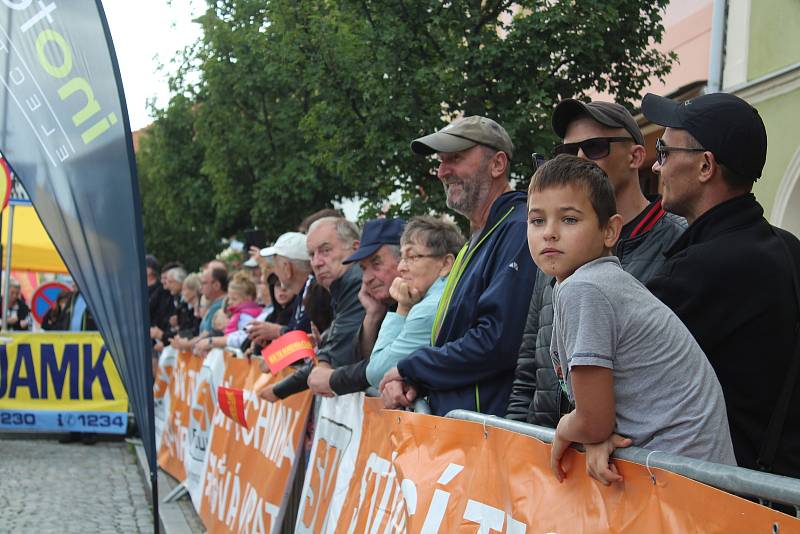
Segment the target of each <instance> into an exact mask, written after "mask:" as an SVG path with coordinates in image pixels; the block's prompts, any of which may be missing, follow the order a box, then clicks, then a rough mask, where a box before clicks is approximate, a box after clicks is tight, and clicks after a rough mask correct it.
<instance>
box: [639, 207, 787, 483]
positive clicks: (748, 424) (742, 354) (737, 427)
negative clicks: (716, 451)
mask: <svg viewBox="0 0 800 534" xmlns="http://www.w3.org/2000/svg"><path fill="white" fill-rule="evenodd" d="M779 234H782V235H783V238H782V237H781V236H780V235H779ZM784 238H785V239H786V240H787V241H788V242H789V244H790V250H791V251H792V253H793V254H792V255H793V256H794V257H795V258H800V242H798V240H797V238H795V237H794V236H793V235H791V234H789V233H788V232H785V231H783V230H780V229H777V228H773V227H772V226H771V225H770V224H769V223H768V222H767V220H766V219H765V218H764V210H763V208H762V207H761V205H759V203H758V202H757V201H756V199H755V197H754V196H753V195H752V194H747V195H743V196H740V197H736V198H733V199H731V200H728V201H726V202H723V203H721V204H718V205H717V206H715V207H713V208H712V209H710V210H708V211H707V212H706V213H704V214H703V215H701V216H700V217H698V218H697V220H695V221H694V223H692V225H691V226H690V227H689V229H688V230H687V231H686V233H685V234H684V235H683V236H682V237H681V238H680V239H679V240H678V241H677V242H676V243H675V244H674V245H673V246H672V248H670V249H669V250H668V251H667V253H666V255H667V259H666V262H665V263H664V266H663V268H662V270H661V271H660V272H659V273H658V275H656V276H655V277H654V278H653V279H651V280H650V282H649V283H648V284H647V287H648V288H649V289H650V291H652V292H653V294H655V295H656V296H657V297H658V298H659V299H661V300H662V301H663V302H664V303H665V304H666V305H667V306H669V307H670V308H672V311H674V312H675V313H676V314H677V315H678V317H680V318H681V320H682V321H683V322H684V324H686V326H687V328H689V331H690V332H691V333H692V335H693V336H694V338H695V339H696V340H697V343H698V344H699V345H700V347H701V348H702V349H703V352H705V353H706V356H708V359H709V361H710V362H711V365H712V366H713V367H714V370H715V371H716V373H717V378H719V382H720V384H721V385H722V392H723V394H724V395H725V404H726V407H727V411H728V422H729V426H730V430H731V439H732V440H733V450H734V453H735V454H736V461H737V463H738V464H739V465H740V466H741V467H747V468H749V469H757V468H758V466H757V463H756V459H757V458H758V456H759V451H760V449H761V446H762V441H763V440H764V437H765V435H766V433H767V432H766V430H767V426H768V425H769V421H770V417H771V416H772V412H773V410H774V408H775V405H776V403H777V399H778V396H779V395H780V392H781V389H782V388H783V384H784V380H785V378H786V375H787V370H788V368H789V365H790V362H791V360H792V358H793V357H794V353H795V346H796V343H797V336H798V324H799V323H800V314H798V309H797V302H796V297H795V292H794V286H793V282H792V270H791V269H792V267H791V264H790V260H789V255H788V254H787V252H786V249H785V248H784V245H783V243H782V242H781V241H782V239H784ZM796 262H797V260H795V263H796ZM795 269H797V265H796V264H795ZM773 472H774V473H777V474H781V475H786V476H790V477H795V478H797V477H800V380H798V382H797V383H796V384H795V388H794V393H793V398H792V400H791V402H790V403H789V412H788V414H787V418H786V422H785V424H784V426H783V433H782V435H781V439H780V442H779V447H778V451H777V456H776V460H775V463H774V469H773Z"/></svg>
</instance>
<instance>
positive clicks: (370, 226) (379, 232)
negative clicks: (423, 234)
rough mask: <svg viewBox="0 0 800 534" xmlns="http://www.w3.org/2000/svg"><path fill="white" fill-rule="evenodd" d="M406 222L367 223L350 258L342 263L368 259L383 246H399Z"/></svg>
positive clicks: (383, 221) (377, 220)
mask: <svg viewBox="0 0 800 534" xmlns="http://www.w3.org/2000/svg"><path fill="white" fill-rule="evenodd" d="M405 226H406V222H405V221H404V220H403V219H375V220H372V221H367V223H366V224H365V225H364V230H363V231H362V232H361V241H360V242H359V244H358V250H356V251H355V252H354V253H353V255H352V256H350V257H349V258H347V259H346V260H344V261H343V262H342V263H345V264H347V263H353V262H354V261H361V260H363V259H365V258H369V257H370V256H372V255H373V254H375V253H376V252H378V249H379V248H381V247H382V246H383V245H399V244H400V236H401V235H403V229H404V228H405Z"/></svg>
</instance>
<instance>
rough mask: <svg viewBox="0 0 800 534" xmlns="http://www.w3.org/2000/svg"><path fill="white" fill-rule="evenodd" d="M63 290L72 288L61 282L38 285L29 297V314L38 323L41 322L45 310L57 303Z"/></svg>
mask: <svg viewBox="0 0 800 534" xmlns="http://www.w3.org/2000/svg"><path fill="white" fill-rule="evenodd" d="M64 291H72V290H71V289H70V288H69V286H66V285H64V284H62V283H61V282H48V283H46V284H42V285H40V286H39V288H38V289H37V290H36V292H35V293H34V294H33V297H31V315H33V318H34V319H36V321H37V322H38V323H39V324H42V320H43V319H44V316H45V315H47V312H48V311H50V310H51V309H53V308H55V307H56V306H57V305H58V304H57V301H58V296H59V295H60V294H61V293H62V292H64Z"/></svg>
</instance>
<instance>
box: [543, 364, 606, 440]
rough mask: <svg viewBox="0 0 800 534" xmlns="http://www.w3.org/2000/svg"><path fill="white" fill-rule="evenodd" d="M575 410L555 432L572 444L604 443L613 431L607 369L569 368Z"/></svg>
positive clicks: (590, 366) (591, 366) (577, 366)
mask: <svg viewBox="0 0 800 534" xmlns="http://www.w3.org/2000/svg"><path fill="white" fill-rule="evenodd" d="M570 375H571V377H572V394H573V396H574V398H575V410H573V411H572V412H570V413H569V414H567V415H566V416H565V417H563V418H562V419H561V421H560V422H559V424H558V428H557V429H556V433H557V434H560V435H561V437H562V438H564V439H566V440H569V441H571V442H576V443H598V442H600V441H605V440H606V439H607V438H608V437H609V436H610V435H611V433H612V432H613V431H614V425H615V424H616V419H617V418H616V405H615V403H614V376H613V374H612V371H611V369H608V368H607V367H596V366H594V365H576V366H574V367H572V368H571V369H570Z"/></svg>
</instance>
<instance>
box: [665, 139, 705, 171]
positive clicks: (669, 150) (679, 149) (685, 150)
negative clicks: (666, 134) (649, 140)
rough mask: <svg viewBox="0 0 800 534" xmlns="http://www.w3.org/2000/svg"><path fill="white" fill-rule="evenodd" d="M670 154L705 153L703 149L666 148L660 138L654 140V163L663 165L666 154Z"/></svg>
mask: <svg viewBox="0 0 800 534" xmlns="http://www.w3.org/2000/svg"><path fill="white" fill-rule="evenodd" d="M670 152H706V149H705V148H689V147H685V146H667V145H666V144H665V143H664V141H662V140H661V138H659V139H656V161H658V164H659V165H664V162H665V161H667V154H669V153H670Z"/></svg>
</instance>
